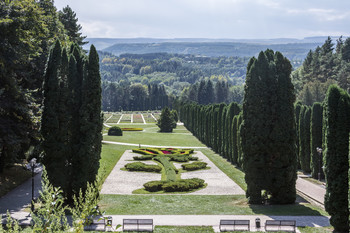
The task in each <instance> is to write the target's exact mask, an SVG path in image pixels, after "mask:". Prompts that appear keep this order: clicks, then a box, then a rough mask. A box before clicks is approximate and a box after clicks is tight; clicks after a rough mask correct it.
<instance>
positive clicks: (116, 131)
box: [108, 126, 123, 136]
mask: <svg viewBox="0 0 350 233" xmlns="http://www.w3.org/2000/svg"><path fill="white" fill-rule="evenodd" d="M108 136H123V131H122V129H121V128H120V127H118V126H112V127H111V128H109V130H108Z"/></svg>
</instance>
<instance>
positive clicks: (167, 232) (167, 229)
mask: <svg viewBox="0 0 350 233" xmlns="http://www.w3.org/2000/svg"><path fill="white" fill-rule="evenodd" d="M212 232H214V229H213V227H211V226H155V228H154V233H212Z"/></svg>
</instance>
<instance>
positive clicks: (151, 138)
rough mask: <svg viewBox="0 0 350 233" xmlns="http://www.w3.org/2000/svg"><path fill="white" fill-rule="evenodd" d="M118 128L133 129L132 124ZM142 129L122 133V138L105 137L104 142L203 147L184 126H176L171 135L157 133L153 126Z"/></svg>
mask: <svg viewBox="0 0 350 233" xmlns="http://www.w3.org/2000/svg"><path fill="white" fill-rule="evenodd" d="M118 126H119V127H135V125H134V124H123V125H118ZM140 127H141V128H143V129H144V131H142V132H127V131H124V132H123V136H122V137H115V136H108V135H105V136H104V137H103V140H105V141H117V142H125V143H136V144H141V145H142V144H144V145H160V146H163V145H164V146H184V147H192V146H194V147H204V146H205V145H204V144H202V143H201V142H200V141H199V140H198V139H197V138H195V137H193V136H192V134H191V133H190V132H189V131H187V130H186V128H185V127H184V126H177V128H176V129H174V131H173V133H159V132H158V130H159V128H158V127H157V126H156V125H155V124H143V125H142V126H140Z"/></svg>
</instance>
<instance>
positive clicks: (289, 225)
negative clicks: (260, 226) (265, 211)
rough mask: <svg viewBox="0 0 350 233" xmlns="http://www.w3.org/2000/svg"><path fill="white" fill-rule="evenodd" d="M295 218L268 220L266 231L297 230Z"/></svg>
mask: <svg viewBox="0 0 350 233" xmlns="http://www.w3.org/2000/svg"><path fill="white" fill-rule="evenodd" d="M295 228H296V221H295V220H266V223H265V231H288V232H295Z"/></svg>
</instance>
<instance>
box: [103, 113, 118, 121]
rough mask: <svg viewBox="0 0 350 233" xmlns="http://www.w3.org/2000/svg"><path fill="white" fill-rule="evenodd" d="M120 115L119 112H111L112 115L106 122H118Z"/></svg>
mask: <svg viewBox="0 0 350 233" xmlns="http://www.w3.org/2000/svg"><path fill="white" fill-rule="evenodd" d="M121 116H122V115H121V114H114V113H113V115H112V117H111V118H110V119H109V120H108V121H106V123H118V121H119V119H120V117H121Z"/></svg>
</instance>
